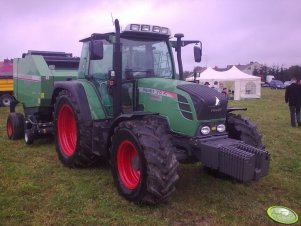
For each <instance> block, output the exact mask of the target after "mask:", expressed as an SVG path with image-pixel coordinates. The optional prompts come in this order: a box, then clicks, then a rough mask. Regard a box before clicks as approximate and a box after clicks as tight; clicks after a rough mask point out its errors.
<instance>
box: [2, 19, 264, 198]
mask: <svg viewBox="0 0 301 226" xmlns="http://www.w3.org/2000/svg"><path fill="white" fill-rule="evenodd" d="M170 34H171V33H170V30H169V29H168V28H165V27H159V26H150V25H145V24H130V25H128V26H127V27H126V28H125V30H124V31H123V32H121V31H120V27H119V22H118V20H116V21H115V32H110V33H104V34H92V35H91V36H90V37H88V38H85V39H83V40H81V42H83V49H82V54H81V58H80V59H79V58H74V57H72V55H71V54H68V53H64V52H42V51H29V52H28V53H27V54H24V55H23V57H22V58H20V59H15V60H14V67H15V68H17V69H18V70H15V71H16V75H15V76H14V79H15V93H16V98H17V100H18V102H20V103H21V104H22V106H23V107H24V113H25V115H24V116H23V114H20V113H15V104H16V102H14V103H13V105H12V106H11V108H10V109H11V113H10V114H9V115H8V118H7V134H8V137H9V138H10V139H12V140H14V139H18V138H21V137H24V139H25V142H26V143H27V144H32V142H33V141H34V139H36V138H38V137H39V136H40V135H42V134H51V133H52V132H53V134H54V138H55V145H56V151H57V153H58V157H59V159H60V161H61V162H62V163H63V164H64V165H65V166H67V167H88V166H91V165H94V164H99V162H101V161H103V160H108V161H109V162H110V164H111V170H112V175H113V177H114V180H115V184H116V187H117V188H118V191H119V193H120V194H121V195H122V196H124V197H125V198H126V199H128V200H130V201H133V202H136V203H149V204H154V203H159V202H163V201H164V200H166V199H167V198H169V197H170V195H171V194H172V193H173V192H174V191H175V182H176V181H177V179H178V177H179V176H178V174H177V167H178V162H181V163H194V162H202V163H203V166H206V167H207V168H210V169H212V170H215V171H217V172H220V173H222V174H225V175H229V176H231V177H232V178H235V179H236V180H239V181H251V180H257V179H259V178H260V177H263V176H265V175H267V173H268V167H269V161H270V157H269V153H268V152H267V151H266V150H264V147H263V145H262V143H261V135H260V134H259V133H258V131H257V129H256V126H255V125H254V124H253V123H251V122H250V121H249V120H246V119H244V118H242V117H240V116H239V115H235V114H233V113H232V112H233V111H235V110H245V109H242V108H229V107H227V105H228V102H227V98H226V97H225V96H224V95H223V94H221V93H219V92H218V91H216V90H214V89H211V88H209V87H207V86H204V85H199V84H195V83H190V82H186V81H182V80H183V66H182V60H181V48H182V47H184V46H186V45H188V44H194V56H195V61H196V62H200V61H201V55H202V52H201V51H202V49H201V42H200V41H198V40H195V41H184V40H182V37H183V35H182V34H176V35H175V38H176V41H172V40H170ZM172 48H174V49H175V50H176V52H177V59H178V68H179V77H180V79H181V80H176V79H175V78H176V68H175V63H174V58H173V54H172ZM28 90H30V92H28ZM226 129H227V130H226Z"/></svg>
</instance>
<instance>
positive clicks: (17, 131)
mask: <svg viewBox="0 0 301 226" xmlns="http://www.w3.org/2000/svg"><path fill="white" fill-rule="evenodd" d="M6 130H7V136H8V138H9V139H11V140H17V139H21V138H23V136H24V116H23V115H22V114H21V113H15V112H13V113H9V115H8V117H7V122H6Z"/></svg>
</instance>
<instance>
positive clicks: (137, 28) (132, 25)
mask: <svg viewBox="0 0 301 226" xmlns="http://www.w3.org/2000/svg"><path fill="white" fill-rule="evenodd" d="M130 30H131V31H139V30H140V25H139V24H131V27H130Z"/></svg>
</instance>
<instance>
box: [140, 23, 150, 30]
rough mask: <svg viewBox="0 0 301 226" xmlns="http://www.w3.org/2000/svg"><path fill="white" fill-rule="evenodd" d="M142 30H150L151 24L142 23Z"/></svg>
mask: <svg viewBox="0 0 301 226" xmlns="http://www.w3.org/2000/svg"><path fill="white" fill-rule="evenodd" d="M141 31H150V25H145V24H142V25H141Z"/></svg>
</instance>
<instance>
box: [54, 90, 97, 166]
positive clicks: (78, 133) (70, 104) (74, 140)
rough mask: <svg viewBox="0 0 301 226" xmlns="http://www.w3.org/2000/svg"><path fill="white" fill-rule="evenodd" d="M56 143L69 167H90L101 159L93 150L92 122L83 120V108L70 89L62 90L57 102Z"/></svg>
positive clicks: (60, 157)
mask: <svg viewBox="0 0 301 226" xmlns="http://www.w3.org/2000/svg"><path fill="white" fill-rule="evenodd" d="M54 108H55V111H54V116H55V123H54V133H55V145H56V151H57V153H58V156H59V159H60V160H61V162H62V163H63V164H64V165H65V166H68V167H90V166H94V165H96V164H97V163H98V162H99V161H100V157H99V156H97V155H95V154H94V153H93V152H92V126H93V125H92V122H85V121H82V118H83V117H81V114H82V112H81V109H80V108H79V105H78V103H77V101H76V99H75V98H74V97H73V96H72V94H71V93H70V92H69V91H68V90H62V91H61V92H60V93H59V95H58V97H57V98H56V104H55V107H54Z"/></svg>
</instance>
